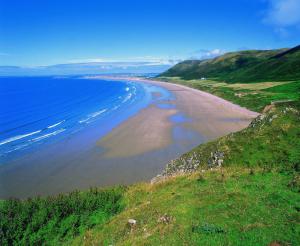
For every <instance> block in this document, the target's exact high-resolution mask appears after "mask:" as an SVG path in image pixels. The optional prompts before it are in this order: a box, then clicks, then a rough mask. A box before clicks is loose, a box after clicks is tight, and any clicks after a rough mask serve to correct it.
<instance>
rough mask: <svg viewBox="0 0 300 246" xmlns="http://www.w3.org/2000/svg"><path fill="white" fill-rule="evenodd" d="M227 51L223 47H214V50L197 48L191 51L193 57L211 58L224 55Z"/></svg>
mask: <svg viewBox="0 0 300 246" xmlns="http://www.w3.org/2000/svg"><path fill="white" fill-rule="evenodd" d="M224 53H225V51H224V50H221V49H213V50H204V49H201V50H197V51H194V52H192V53H191V55H192V57H191V59H201V60H203V59H210V58H214V57H217V56H220V55H223V54H224Z"/></svg>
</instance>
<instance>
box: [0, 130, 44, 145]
mask: <svg viewBox="0 0 300 246" xmlns="http://www.w3.org/2000/svg"><path fill="white" fill-rule="evenodd" d="M41 131H42V130H38V131H35V132H31V133H27V134H23V135H18V136H14V137H11V138H7V139H4V140H3V141H2V142H0V145H3V144H7V143H10V142H14V141H17V140H19V139H22V138H26V137H29V136H32V135H34V134H38V133H40V132H41Z"/></svg>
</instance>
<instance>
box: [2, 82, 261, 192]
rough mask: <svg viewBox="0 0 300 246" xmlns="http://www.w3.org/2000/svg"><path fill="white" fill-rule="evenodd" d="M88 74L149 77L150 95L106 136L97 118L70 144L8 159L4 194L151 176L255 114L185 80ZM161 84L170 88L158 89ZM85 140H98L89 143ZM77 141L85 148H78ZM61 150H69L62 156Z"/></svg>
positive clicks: (244, 124) (67, 188)
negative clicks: (18, 160)
mask: <svg viewBox="0 0 300 246" xmlns="http://www.w3.org/2000/svg"><path fill="white" fill-rule="evenodd" d="M90 79H108V80H111V81H113V80H125V81H132V82H136V83H147V85H148V86H147V88H148V89H149V91H148V94H149V95H148V96H150V97H152V99H151V100H152V101H151V103H150V104H149V105H148V106H147V105H146V106H145V107H143V108H141V109H140V110H139V111H137V112H136V113H135V114H133V115H131V116H129V117H128V118H127V119H125V120H124V121H122V122H121V123H120V124H118V125H116V126H115V127H114V128H112V130H110V131H109V132H108V133H107V134H105V135H104V136H99V132H101V128H102V127H103V126H101V124H100V125H99V124H98V125H95V126H94V127H93V130H91V131H89V133H88V134H82V136H78V137H77V138H76V140H75V141H74V140H72V141H73V143H72V144H69V147H67V146H68V142H67V141H69V140H66V141H65V142H62V143H60V144H56V145H55V146H52V148H48V149H47V152H46V154H45V153H43V154H42V153H37V155H36V156H35V158H28V159H27V160H26V162H23V163H22V165H20V163H18V165H11V166H9V165H8V166H7V168H4V169H2V170H1V173H0V179H1V180H2V184H1V185H0V187H1V186H2V188H1V190H2V191H1V192H0V193H1V196H2V197H11V196H14V197H19V198H25V197H32V196H36V195H54V194H58V193H63V192H69V191H72V190H75V189H87V188H88V187H91V186H98V187H99V186H101V187H106V186H111V185H117V184H126V185H127V184H132V183H136V182H140V181H150V180H151V179H152V178H153V177H155V176H156V175H157V174H158V173H160V172H161V171H162V170H163V169H164V168H165V165H166V164H167V163H168V162H169V161H170V160H172V159H175V158H178V157H179V156H180V155H182V154H184V153H186V152H187V151H189V150H191V149H192V148H193V147H196V146H197V145H199V144H201V143H205V142H207V141H210V140H213V139H215V138H217V137H220V136H223V135H226V134H228V133H230V132H234V131H239V130H241V129H243V128H245V127H247V126H248V124H249V123H250V121H251V120H252V119H253V118H254V117H255V116H256V115H257V113H255V112H251V111H249V110H247V109H245V108H241V107H239V106H238V105H234V104H232V103H230V102H228V101H225V100H223V99H221V98H218V97H216V96H213V95H211V94H209V93H205V92H202V91H198V90H195V89H192V88H189V87H185V86H180V85H175V84H171V83H166V82H160V81H152V80H145V79H140V78H132V77H130V78H128V77H127V78H124V77H122V78H118V77H93V78H90ZM152 86H153V88H154V89H153V90H151V88H152ZM157 87H159V88H162V89H163V90H164V91H167V92H166V93H167V94H165V95H163V94H162V93H164V92H162V93H158V92H157ZM155 88H156V90H155ZM158 91H160V90H158ZM169 93H170V94H169ZM116 117H117V116H116ZM82 140H84V141H87V140H88V141H89V142H91V143H92V142H93V143H94V144H93V145H91V146H90V147H89V148H87V146H86V145H85V144H84V142H82ZM72 141H71V142H72ZM69 143H70V142H69ZM75 145H76V146H77V145H78V146H81V147H83V148H84V149H85V150H84V151H82V152H74V146H75ZM62 150H64V151H66V150H70V151H69V152H68V151H67V154H66V155H64V156H63V155H61V154H62V153H61V151H62ZM53 153H56V154H55V155H53Z"/></svg>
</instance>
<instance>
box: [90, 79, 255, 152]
mask: <svg viewBox="0 0 300 246" xmlns="http://www.w3.org/2000/svg"><path fill="white" fill-rule="evenodd" d="M100 78H101V79H111V80H125V81H133V82H136V83H146V84H150V85H154V86H159V87H162V88H164V89H166V90H168V91H170V92H171V93H173V94H174V96H175V99H174V100H169V101H165V100H159V99H158V102H156V103H152V104H151V105H149V106H148V107H146V108H145V109H144V110H141V111H139V112H138V113H137V114H136V115H135V116H133V117H130V118H129V119H127V120H126V121H125V122H123V123H122V124H121V125H120V126H118V127H116V128H115V129H113V130H112V131H111V132H110V133H108V134H107V135H106V136H105V137H104V138H103V139H100V140H99V141H98V142H97V145H99V146H101V147H104V149H106V154H105V155H106V157H108V158H121V157H128V156H132V155H139V154H143V153H147V152H149V151H152V150H155V149H160V148H165V147H167V144H166V142H168V144H169V145H171V144H172V143H174V142H176V141H181V140H180V139H175V138H174V134H173V135H172V136H170V130H171V129H170V128H172V129H174V127H175V126H178V127H181V129H183V131H189V130H190V131H191V132H192V133H194V134H199V135H200V136H202V139H201V140H200V138H199V139H198V142H197V145H199V144H202V143H204V142H207V141H211V140H214V139H216V138H218V137H222V136H224V135H227V134H229V133H232V132H237V131H240V130H242V129H244V128H246V127H247V126H248V125H249V124H250V122H251V121H252V119H253V118H255V117H256V116H258V115H259V114H258V113H256V112H253V111H250V110H248V109H246V108H243V107H240V106H239V105H236V104H233V103H231V102H229V101H227V100H224V99H222V98H220V97H217V96H214V95H212V94H210V93H207V92H203V91H200V90H196V89H193V88H189V87H186V86H183V85H177V84H172V83H169V82H162V81H155V80H148V79H141V78H137V77H108V76H104V77H102V76H96V77H93V78H92V79H100ZM159 104H163V105H165V107H166V108H165V109H160V108H159V107H158V105H159ZM149 109H150V110H149ZM148 110H149V111H150V113H149V115H153V116H154V117H152V118H150V117H149V116H148V117H147V113H145V111H146V112H147V111H148ZM170 111H172V112H173V113H171V114H170ZM157 117H158V118H160V119H161V121H162V122H163V123H162V124H160V125H157V126H156V127H153V126H154V125H155V120H157ZM172 117H173V119H172ZM176 117H177V118H178V119H177V120H176V119H175V118H176ZM151 122H152V123H153V124H152V123H151ZM141 124H142V125H145V126H146V127H144V128H143V130H141V126H140V125H141ZM146 128H147V129H148V131H149V132H151V134H150V135H152V137H151V136H147V131H146ZM184 134H185V133H183V135H184ZM154 136H156V138H155V137H154ZM162 138H163V139H165V140H166V141H165V142H164V143H163V144H161V143H162V142H163V141H162ZM170 138H172V139H170ZM143 143H146V144H143ZM141 145H143V146H141ZM193 146H195V142H194V144H193ZM131 148H133V149H134V150H131ZM182 154H183V153H182Z"/></svg>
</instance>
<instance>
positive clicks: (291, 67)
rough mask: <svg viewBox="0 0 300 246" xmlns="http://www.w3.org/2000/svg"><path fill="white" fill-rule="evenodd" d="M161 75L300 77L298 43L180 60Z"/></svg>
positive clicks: (242, 78)
mask: <svg viewBox="0 0 300 246" xmlns="http://www.w3.org/2000/svg"><path fill="white" fill-rule="evenodd" d="M162 76H165V77H166V76H167V77H181V78H184V79H200V78H201V77H206V78H209V79H213V80H217V81H225V82H228V83H236V82H247V83H253V82H261V81H275V80H277V81H288V80H299V79H300V46H297V47H295V48H293V49H289V50H286V49H280V50H267V51H258V50H249V51H239V52H231V53H227V54H225V55H222V56H219V57H217V58H214V59H209V60H202V61H199V60H188V61H183V62H181V63H179V64H177V65H175V66H174V67H172V68H170V69H169V70H168V71H166V72H164V73H163V74H162Z"/></svg>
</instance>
